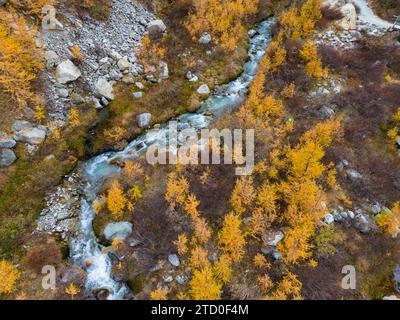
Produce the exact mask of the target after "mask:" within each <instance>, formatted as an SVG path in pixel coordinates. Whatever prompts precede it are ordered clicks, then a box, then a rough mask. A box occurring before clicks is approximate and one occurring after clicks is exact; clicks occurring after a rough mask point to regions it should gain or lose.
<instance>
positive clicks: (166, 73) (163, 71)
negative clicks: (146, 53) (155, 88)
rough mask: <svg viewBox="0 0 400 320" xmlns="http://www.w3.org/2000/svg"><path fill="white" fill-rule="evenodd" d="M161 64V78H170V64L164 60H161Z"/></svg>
mask: <svg viewBox="0 0 400 320" xmlns="http://www.w3.org/2000/svg"><path fill="white" fill-rule="evenodd" d="M159 66H160V69H161V71H160V78H161V79H168V78H169V69H168V64H167V63H166V62H164V61H160V63H159Z"/></svg>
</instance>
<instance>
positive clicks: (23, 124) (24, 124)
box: [11, 120, 33, 132]
mask: <svg viewBox="0 0 400 320" xmlns="http://www.w3.org/2000/svg"><path fill="white" fill-rule="evenodd" d="M11 128H12V130H13V131H14V132H19V131H21V130H23V129H27V128H33V124H32V123H30V122H29V121H25V120H17V121H15V122H14V123H13V125H12V127H11Z"/></svg>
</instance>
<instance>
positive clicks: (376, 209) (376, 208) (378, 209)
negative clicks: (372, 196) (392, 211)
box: [371, 203, 382, 215]
mask: <svg viewBox="0 0 400 320" xmlns="http://www.w3.org/2000/svg"><path fill="white" fill-rule="evenodd" d="M381 211H382V206H381V205H380V204H379V203H375V204H374V205H373V206H371V212H372V213H373V214H374V215H377V214H379V213H381Z"/></svg>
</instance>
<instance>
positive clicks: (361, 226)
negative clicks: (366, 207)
mask: <svg viewBox="0 0 400 320" xmlns="http://www.w3.org/2000/svg"><path fill="white" fill-rule="evenodd" d="M354 227H355V228H356V229H357V230H358V231H360V232H361V233H368V232H370V231H371V230H376V229H377V226H376V223H375V221H374V220H373V219H372V218H371V217H370V216H368V215H366V214H363V213H359V214H357V215H356V216H355V218H354Z"/></svg>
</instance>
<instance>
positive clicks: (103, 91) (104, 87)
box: [95, 78, 114, 100]
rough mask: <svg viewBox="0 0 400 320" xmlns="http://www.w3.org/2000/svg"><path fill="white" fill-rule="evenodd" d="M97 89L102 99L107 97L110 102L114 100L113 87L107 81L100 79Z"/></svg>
mask: <svg viewBox="0 0 400 320" xmlns="http://www.w3.org/2000/svg"><path fill="white" fill-rule="evenodd" d="M95 89H96V94H97V95H98V96H99V97H100V98H101V97H105V98H107V99H108V100H114V90H113V86H112V84H111V83H110V82H108V81H107V80H106V79H104V78H100V79H99V80H97V82H96V85H95Z"/></svg>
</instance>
